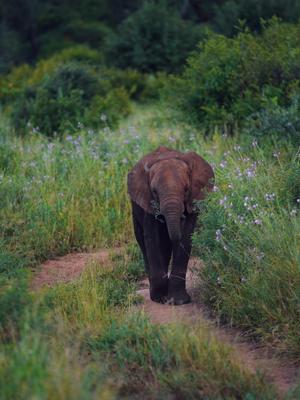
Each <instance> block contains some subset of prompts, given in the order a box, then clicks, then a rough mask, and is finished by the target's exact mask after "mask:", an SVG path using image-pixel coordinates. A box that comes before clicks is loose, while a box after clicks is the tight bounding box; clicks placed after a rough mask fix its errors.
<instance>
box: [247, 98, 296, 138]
mask: <svg viewBox="0 0 300 400" xmlns="http://www.w3.org/2000/svg"><path fill="white" fill-rule="evenodd" d="M247 125H248V126H247V133H249V134H250V135H252V136H256V137H257V138H261V137H263V136H269V137H276V140H280V139H281V138H282V139H284V140H285V139H291V140H292V141H293V142H294V143H295V145H297V144H298V145H299V144H300V105H299V98H298V97H295V98H294V99H293V101H292V104H291V105H290V106H289V107H280V106H279V105H278V104H270V106H269V107H267V108H265V109H263V110H262V111H260V112H258V113H255V114H252V115H250V117H249V118H248V121H247Z"/></svg>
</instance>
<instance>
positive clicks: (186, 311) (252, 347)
mask: <svg viewBox="0 0 300 400" xmlns="http://www.w3.org/2000/svg"><path fill="white" fill-rule="evenodd" d="M116 251H120V249H114V250H113V252H116ZM111 254H112V250H107V249H104V250H99V251H97V252H93V253H71V254H68V255H66V256H63V257H59V258H57V259H54V260H49V261H46V262H45V263H43V264H42V265H41V267H40V268H39V269H38V270H37V272H36V273H35V275H34V277H33V280H32V288H33V289H34V290H38V289H40V288H42V287H45V286H46V287H53V286H55V285H56V284H58V283H60V282H70V281H72V280H74V279H76V278H78V277H79V276H80V274H81V273H82V271H83V270H84V269H85V267H86V266H87V265H88V264H89V263H90V262H91V261H95V262H98V263H99V264H100V265H101V264H102V265H104V264H107V263H110V262H111V258H110V255H111ZM202 267H203V266H202V264H201V261H199V260H198V259H197V258H191V259H190V262H189V268H188V274H187V288H188V291H189V293H190V295H191V297H192V303H190V304H185V305H182V306H171V305H165V304H159V303H154V302H152V301H151V300H150V297H149V284H148V280H147V279H145V280H143V281H142V282H140V288H139V290H138V291H137V293H138V294H139V295H140V296H142V297H143V299H144V301H143V303H142V304H141V305H139V306H138V308H139V309H142V310H143V311H144V312H145V313H146V314H147V315H148V316H149V318H150V320H151V321H152V322H153V323H159V324H168V323H177V322H184V323H187V324H191V325H193V324H201V323H203V324H205V325H206V326H209V328H210V329H211V331H212V334H213V335H214V336H216V337H217V338H218V339H219V340H221V341H222V342H224V343H226V344H229V345H231V346H232V348H233V350H234V351H235V353H236V355H237V357H238V358H239V359H240V360H241V361H242V364H243V365H246V366H247V367H248V368H249V369H250V370H252V371H253V372H254V371H255V370H260V371H262V372H263V373H264V374H265V376H266V377H267V378H268V380H269V381H270V383H273V384H274V385H275V387H276V388H277V391H278V398H282V397H283V395H284V394H285V393H286V392H287V391H288V390H289V389H290V388H291V387H292V386H293V384H294V383H295V381H296V379H297V375H298V373H299V366H295V365H293V364H291V363H290V362H288V361H284V360H281V359H278V358H275V356H274V355H273V354H272V352H271V351H270V349H267V348H266V347H263V346H259V345H258V344H257V343H255V342H250V341H245V339H244V338H243V335H242V332H241V331H239V330H237V329H233V328H230V327H224V326H219V325H218V324H217V322H216V321H215V320H214V319H213V318H210V317H209V313H208V310H207V309H206V308H205V306H204V305H203V304H201V303H200V302H199V301H198V296H197V279H198V272H199V269H201V268H202Z"/></svg>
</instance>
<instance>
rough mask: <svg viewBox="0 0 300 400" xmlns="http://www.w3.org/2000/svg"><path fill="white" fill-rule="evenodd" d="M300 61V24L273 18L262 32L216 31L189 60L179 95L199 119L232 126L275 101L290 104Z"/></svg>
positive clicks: (296, 87)
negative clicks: (227, 33) (231, 34)
mask: <svg viewBox="0 0 300 400" xmlns="http://www.w3.org/2000/svg"><path fill="white" fill-rule="evenodd" d="M299 65H300V25H299V24H298V25H292V24H284V23H280V22H278V21H277V20H276V19H273V20H272V21H271V22H270V23H269V24H267V25H266V26H265V27H264V30H263V32H262V34H261V35H254V34H251V33H250V32H249V31H247V30H246V31H244V32H241V33H239V34H238V35H237V36H236V37H235V38H226V37H225V36H222V35H217V34H212V35H211V36H210V37H209V38H208V39H207V40H205V41H204V42H203V43H202V44H201V45H200V47H199V49H198V51H197V52H195V53H194V54H193V55H192V56H191V57H190V58H189V60H188V66H187V67H186V69H185V72H184V74H183V77H182V78H181V79H180V80H179V81H177V85H175V87H176V89H175V90H177V91H176V93H175V97H177V98H178V99H179V104H180V106H181V107H182V108H183V109H184V111H185V112H186V115H188V116H189V118H192V119H194V120H195V121H197V122H198V123H202V124H205V125H206V126H209V127H211V126H215V125H224V124H225V125H227V126H229V127H231V128H232V127H233V126H234V125H235V124H236V123H239V122H241V121H243V120H244V119H245V117H247V116H249V115H251V114H252V113H254V112H257V111H259V110H261V109H262V108H264V107H265V105H266V104H269V103H270V102H273V103H277V104H279V105H286V104H288V103H289V101H290V96H291V95H292V94H295V93H297V92H298V91H299V81H300V69H299ZM172 95H173V98H174V93H172Z"/></svg>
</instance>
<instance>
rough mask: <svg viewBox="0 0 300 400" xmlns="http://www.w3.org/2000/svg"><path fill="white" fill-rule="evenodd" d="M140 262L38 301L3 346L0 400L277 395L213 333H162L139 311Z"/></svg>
mask: <svg viewBox="0 0 300 400" xmlns="http://www.w3.org/2000/svg"><path fill="white" fill-rule="evenodd" d="M125 256H126V257H125ZM136 257H137V254H136V252H135V251H134V252H132V251H131V252H130V254H129V255H128V254H127V255H123V256H122V255H121V256H119V257H118V260H115V266H114V268H111V267H109V266H108V265H106V266H105V265H97V264H91V265H90V266H89V268H87V269H86V271H85V272H84V273H83V275H82V276H81V278H80V279H79V280H78V281H76V282H73V283H69V284H61V285H59V286H58V287H56V288H55V289H53V290H51V291H47V292H46V293H44V294H43V293H40V294H38V295H35V302H34V306H28V307H27V310H26V312H25V313H24V315H23V316H22V318H20V327H19V332H18V334H14V332H13V330H12V331H11V336H10V337H9V338H8V337H7V339H6V341H2V344H1V347H0V348H1V357H0V387H1V391H0V398H1V399H11V398H15V399H28V398H39V399H51V398H57V399H66V398H68V399H99V398H101V399H116V398H136V399H137V398H141V397H143V398H146V399H164V398H169V397H174V396H179V398H186V399H196V398H199V396H200V398H209V399H218V398H250V399H251V398H257V399H272V398H274V389H273V388H272V387H270V386H269V385H268V384H267V383H266V382H265V380H264V378H263V377H262V376H261V375H259V374H258V373H253V372H250V371H248V370H247V368H245V367H243V366H242V365H241V363H240V361H239V359H238V358H237V357H236V355H235V354H234V353H233V352H232V349H231V348H230V347H229V346H226V345H224V344H223V343H221V342H218V340H217V339H216V338H214V337H213V336H212V335H211V334H210V333H209V331H208V330H207V329H206V328H205V327H203V326H199V327H193V328H191V327H189V328H187V327H185V326H184V325H182V326H181V325H180V324H179V325H177V326H174V325H169V326H165V327H160V326H158V325H153V324H151V323H150V322H149V320H148V318H147V317H146V316H145V315H144V314H142V313H140V312H138V310H136V309H135V308H134V307H135V306H134V305H135V304H136V303H137V302H138V298H137V297H136V295H135V291H136V283H135V281H136V279H137V276H138V275H139V273H140V272H138V271H136V262H137V258H136ZM137 272H138V273H137Z"/></svg>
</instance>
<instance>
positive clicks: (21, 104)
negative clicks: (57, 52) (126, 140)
mask: <svg viewBox="0 0 300 400" xmlns="http://www.w3.org/2000/svg"><path fill="white" fill-rule="evenodd" d="M38 68H39V67H38ZM35 79H36V78H33V81H34V80H35ZM11 109H12V111H11V120H12V123H13V125H14V127H15V129H16V131H17V133H19V134H26V132H27V131H28V129H31V128H32V127H33V128H34V129H35V130H37V131H39V132H41V133H42V134H45V135H47V136H55V135H56V134H59V135H61V134H62V132H65V133H67V132H68V133H73V132H75V131H76V129H77V126H78V123H80V124H86V125H88V126H90V127H99V126H100V125H101V124H103V121H101V119H100V116H101V114H104V115H105V116H106V123H108V124H109V125H110V126H115V125H116V124H117V123H118V121H119V120H120V118H121V117H122V116H126V115H127V114H129V112H130V106H129V96H128V94H127V92H126V91H125V89H123V88H122V87H120V88H114V87H113V82H110V81H109V80H106V79H105V78H104V79H101V78H100V79H99V75H98V73H97V71H96V70H95V69H93V68H91V67H90V66H87V65H85V64H79V63H64V64H61V65H60V66H58V67H57V68H56V69H54V71H53V72H51V73H50V74H45V75H44V76H43V79H42V80H41V81H40V82H39V84H37V85H35V86H28V87H25V88H24V89H23V91H22V92H21V93H20V94H19V96H18V98H17V100H16V101H15V103H14V104H13V105H12V106H11Z"/></svg>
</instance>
